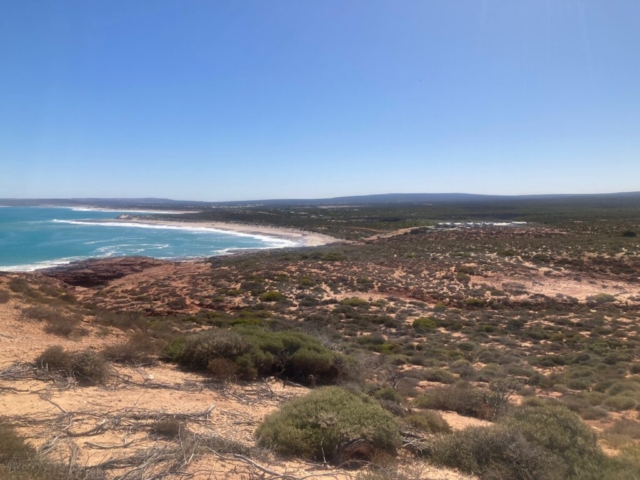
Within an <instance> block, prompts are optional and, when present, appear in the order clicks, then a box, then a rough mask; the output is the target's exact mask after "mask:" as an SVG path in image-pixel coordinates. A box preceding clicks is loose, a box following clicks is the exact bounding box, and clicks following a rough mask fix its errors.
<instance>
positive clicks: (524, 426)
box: [502, 405, 600, 474]
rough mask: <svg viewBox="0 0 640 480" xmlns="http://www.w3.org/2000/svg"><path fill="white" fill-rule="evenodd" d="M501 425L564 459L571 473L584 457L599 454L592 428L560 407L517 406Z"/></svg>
mask: <svg viewBox="0 0 640 480" xmlns="http://www.w3.org/2000/svg"><path fill="white" fill-rule="evenodd" d="M502 424H503V425H504V426H506V427H508V428H510V429H512V430H513V431H517V432H519V433H521V434H522V435H523V436H524V437H525V438H526V439H527V440H528V441H530V442H532V443H535V444H536V445H539V446H540V447H542V448H544V449H546V450H548V451H549V452H553V454H554V455H557V456H558V457H559V458H561V459H562V460H563V463H564V464H565V465H566V469H567V471H568V472H569V473H570V474H573V473H575V471H576V466H577V465H578V464H579V463H581V462H582V461H584V459H585V458H595V457H596V456H598V455H599V453H600V450H599V448H598V445H597V436H596V434H595V432H594V430H593V429H592V428H591V427H589V426H588V425H587V424H585V423H584V422H582V420H580V417H578V415H576V414H575V413H573V412H571V411H569V410H568V409H567V408H565V407H562V406H553V405H545V406H542V407H522V408H518V409H516V410H514V411H513V412H512V413H511V414H510V415H508V416H507V417H506V418H505V419H504V421H503V422H502Z"/></svg>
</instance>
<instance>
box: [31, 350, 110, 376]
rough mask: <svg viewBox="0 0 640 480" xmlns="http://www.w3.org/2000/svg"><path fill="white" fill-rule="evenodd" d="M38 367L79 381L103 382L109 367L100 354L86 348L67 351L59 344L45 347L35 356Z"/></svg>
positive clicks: (107, 374)
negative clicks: (77, 350)
mask: <svg viewBox="0 0 640 480" xmlns="http://www.w3.org/2000/svg"><path fill="white" fill-rule="evenodd" d="M36 365H37V366H38V368H41V369H44V370H49V371H52V372H61V373H64V374H65V375H67V376H71V377H75V378H76V380H78V382H80V383H88V384H98V383H105V382H106V381H107V379H108V377H109V368H108V366H107V362H105V359H104V357H103V356H102V355H100V354H99V353H97V352H94V351H93V350H90V349H87V350H84V351H81V352H74V353H68V352H67V351H65V349H64V348H62V347H61V346H59V345H55V346H52V347H49V348H47V349H46V350H45V351H44V352H42V353H41V354H40V355H39V356H38V358H36Z"/></svg>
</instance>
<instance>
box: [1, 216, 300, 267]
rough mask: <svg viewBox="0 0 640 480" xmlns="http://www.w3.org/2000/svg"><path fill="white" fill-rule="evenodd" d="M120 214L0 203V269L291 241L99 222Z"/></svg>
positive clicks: (206, 252) (181, 255) (189, 254)
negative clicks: (5, 205) (96, 258)
mask: <svg viewBox="0 0 640 480" xmlns="http://www.w3.org/2000/svg"><path fill="white" fill-rule="evenodd" d="M122 213H124V212H122V211H97V210H86V209H85V210H83V209H71V208H30V207H0V270H5V271H31V270H36V269H38V268H45V267H50V266H54V265H61V264H65V263H69V262H72V261H76V260H84V259H87V258H93V257H121V256H126V255H145V256H149V257H155V258H164V259H186V258H197V257H205V256H212V255H222V254H225V253H228V252H229V251H231V250H236V249H256V248H278V247H284V246H290V245H292V244H293V243H292V242H289V241H287V240H283V239H277V238H271V237H266V236H259V235H247V234H235V233H228V232H222V231H220V230H213V229H206V228H192V227H175V226H160V225H143V224H126V223H115V224H114V223H102V224H101V223H99V221H102V220H106V219H114V218H116V217H117V216H118V215H120V214H122ZM92 222H93V223H92Z"/></svg>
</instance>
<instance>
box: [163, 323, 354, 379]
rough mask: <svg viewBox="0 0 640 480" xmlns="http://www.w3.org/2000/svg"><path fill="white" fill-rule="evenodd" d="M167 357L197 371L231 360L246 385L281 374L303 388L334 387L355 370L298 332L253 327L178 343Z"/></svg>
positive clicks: (203, 334)
mask: <svg viewBox="0 0 640 480" xmlns="http://www.w3.org/2000/svg"><path fill="white" fill-rule="evenodd" d="M167 352H171V355H170V356H171V358H172V359H174V360H175V361H177V362H178V363H179V364H181V365H182V366H184V367H186V368H189V369H193V370H207V369H209V366H210V362H211V361H212V360H214V359H226V360H229V361H231V362H233V363H235V364H236V366H237V370H236V372H235V373H236V374H237V376H238V377H239V378H240V379H243V380H253V379H255V378H256V377H257V376H268V375H273V374H278V375H280V376H282V377H283V378H289V379H291V380H294V381H297V382H302V383H313V382H317V383H318V384H328V383H334V382H335V381H336V380H337V379H338V378H343V379H344V376H345V374H346V373H347V372H346V371H344V370H345V369H348V370H350V371H352V370H353V369H351V368H349V367H350V362H349V361H348V360H347V358H348V357H344V356H342V355H338V354H336V353H334V352H332V351H331V350H329V349H327V348H325V347H323V346H322V344H321V343H320V342H319V341H318V340H316V339H315V338H313V337H310V336H308V335H305V334H303V333H300V332H294V331H279V332H271V331H268V330H265V329H263V328H261V327H259V326H249V325H239V326H236V327H233V328H232V329H231V330H223V329H213V330H207V331H205V332H201V333H198V334H196V335H192V336H190V337H187V338H186V339H176V340H175V342H174V343H172V344H170V345H169V346H168V347H167V348H165V354H167ZM212 366H213V368H214V370H217V369H218V368H221V367H222V366H223V364H222V363H220V362H214V363H213V364H212ZM227 366H228V364H227ZM224 370H225V371H229V369H228V368H225V369H224ZM223 376H224V374H223ZM347 376H349V375H347ZM351 380H353V379H351Z"/></svg>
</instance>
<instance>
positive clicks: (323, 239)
mask: <svg viewBox="0 0 640 480" xmlns="http://www.w3.org/2000/svg"><path fill="white" fill-rule="evenodd" d="M90 222H91V223H105V224H109V223H124V224H131V225H132V226H133V225H135V224H141V225H154V226H158V227H172V228H176V227H178V228H179V227H182V228H202V229H207V230H213V231H220V232H224V233H235V234H243V235H250V236H257V237H271V238H272V239H275V240H287V241H289V242H292V243H293V244H292V245H288V246H290V247H320V246H322V245H329V244H331V243H338V242H342V241H343V240H341V239H339V238H335V237H331V236H329V235H325V234H322V233H316V232H307V231H304V230H296V229H294V228H285V227H270V226H266V225H264V226H263V225H253V224H242V223H227V222H181V221H179V220H152V219H146V218H145V219H142V218H136V217H132V218H114V219H103V220H91V221H90Z"/></svg>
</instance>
